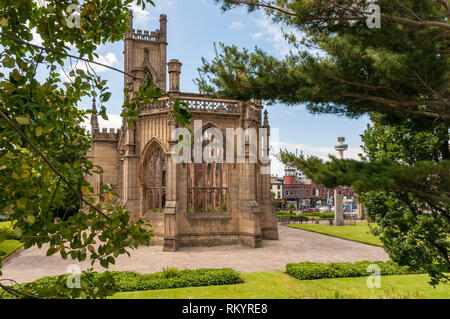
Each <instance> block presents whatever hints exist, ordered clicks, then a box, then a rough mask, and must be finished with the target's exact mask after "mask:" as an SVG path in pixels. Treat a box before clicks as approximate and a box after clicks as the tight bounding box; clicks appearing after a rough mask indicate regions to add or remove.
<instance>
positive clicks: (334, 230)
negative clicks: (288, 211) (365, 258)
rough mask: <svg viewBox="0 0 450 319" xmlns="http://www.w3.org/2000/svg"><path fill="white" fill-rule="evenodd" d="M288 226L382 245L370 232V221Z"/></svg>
mask: <svg viewBox="0 0 450 319" xmlns="http://www.w3.org/2000/svg"><path fill="white" fill-rule="evenodd" d="M372 225H374V224H372ZM286 226H289V227H293V228H300V229H304V230H309V231H313V232H316V233H321V234H325V235H331V236H336V237H341V238H346V239H351V240H354V241H358V242H361V243H365V244H371V245H376V246H381V242H380V240H379V239H378V238H377V237H375V236H374V235H372V234H371V233H370V229H369V224H368V223H356V225H345V226H329V225H318V224H289V225H286Z"/></svg>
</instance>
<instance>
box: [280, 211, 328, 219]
mask: <svg viewBox="0 0 450 319" xmlns="http://www.w3.org/2000/svg"><path fill="white" fill-rule="evenodd" d="M302 216H303V217H309V218H311V217H317V218H319V219H330V218H334V213H300V214H299V215H296V214H294V213H292V214H290V213H289V212H278V219H279V218H280V217H290V218H294V217H302Z"/></svg>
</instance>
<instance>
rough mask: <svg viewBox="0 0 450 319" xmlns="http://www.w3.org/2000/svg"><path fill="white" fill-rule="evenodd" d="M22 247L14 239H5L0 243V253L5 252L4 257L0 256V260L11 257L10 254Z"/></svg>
mask: <svg viewBox="0 0 450 319" xmlns="http://www.w3.org/2000/svg"><path fill="white" fill-rule="evenodd" d="M22 245H23V243H21V242H20V241H18V240H14V239H7V240H5V241H2V242H1V243H0V251H3V252H5V253H6V255H3V256H0V260H1V259H3V258H5V257H7V256H9V255H11V253H13V252H14V251H15V250H16V249H18V248H20V247H21V246H22Z"/></svg>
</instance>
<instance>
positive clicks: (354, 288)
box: [111, 271, 450, 299]
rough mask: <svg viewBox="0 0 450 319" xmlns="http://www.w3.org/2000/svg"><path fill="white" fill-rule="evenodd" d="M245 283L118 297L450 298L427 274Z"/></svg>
mask: <svg viewBox="0 0 450 319" xmlns="http://www.w3.org/2000/svg"><path fill="white" fill-rule="evenodd" d="M241 278H242V279H243V280H244V283H243V284H237V285H226V286H209V287H192V288H176V289H163V290H150V291H136V292H123V293H118V294H115V295H114V296H112V297H111V298H115V299H248V298H250V299H253V298H254V299H297V298H308V299H311V298H320V299H336V298H346V299H352V298H364V299H365V298H376V299H378V298H450V285H439V286H437V287H436V288H433V287H432V286H430V285H429V284H428V281H429V277H428V275H404V276H382V277H381V288H373V289H369V288H367V284H366V281H367V277H358V278H333V279H319V280H297V279H295V278H292V277H290V276H288V275H286V274H285V273H284V272H282V271H266V272H253V273H243V274H241Z"/></svg>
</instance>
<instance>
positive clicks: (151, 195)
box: [144, 143, 167, 213]
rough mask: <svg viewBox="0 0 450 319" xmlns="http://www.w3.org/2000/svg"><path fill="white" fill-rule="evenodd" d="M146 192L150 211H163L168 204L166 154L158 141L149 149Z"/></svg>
mask: <svg viewBox="0 0 450 319" xmlns="http://www.w3.org/2000/svg"><path fill="white" fill-rule="evenodd" d="M147 156H148V158H147V160H148V161H147V168H146V171H147V172H146V181H145V182H146V183H145V184H144V185H145V188H146V189H145V193H146V199H147V208H148V211H149V212H150V213H163V212H164V208H165V206H166V167H167V166H166V156H165V154H164V151H163V149H162V148H161V146H160V145H159V144H158V143H153V144H152V145H151V146H150V149H149V151H148V155H147Z"/></svg>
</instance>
